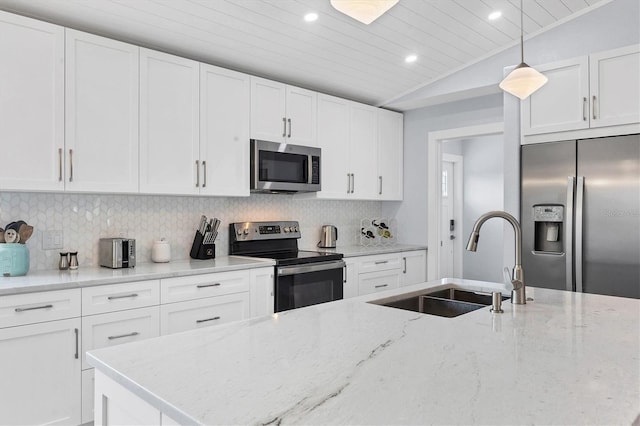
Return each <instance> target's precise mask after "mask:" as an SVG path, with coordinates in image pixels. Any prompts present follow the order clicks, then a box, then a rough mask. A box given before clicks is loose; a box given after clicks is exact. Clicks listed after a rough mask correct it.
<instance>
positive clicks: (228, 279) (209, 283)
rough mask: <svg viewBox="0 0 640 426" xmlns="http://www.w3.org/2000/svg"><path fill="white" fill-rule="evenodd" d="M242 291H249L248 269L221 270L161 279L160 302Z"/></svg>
mask: <svg viewBox="0 0 640 426" xmlns="http://www.w3.org/2000/svg"><path fill="white" fill-rule="evenodd" d="M243 291H249V272H248V271H232V272H221V273H217V274H204V275H194V276H190V277H180V278H168V279H165V280H162V281H161V286H160V300H161V303H172V302H182V301H185V300H194V299H201V298H203V297H211V296H221V295H223V294H232V293H240V292H243Z"/></svg>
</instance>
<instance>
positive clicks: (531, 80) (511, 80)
mask: <svg viewBox="0 0 640 426" xmlns="http://www.w3.org/2000/svg"><path fill="white" fill-rule="evenodd" d="M523 14H524V12H523V11H522V0H520V65H518V66H517V67H515V68H514V69H513V71H511V72H510V73H509V75H508V76H506V77H505V78H504V80H502V82H501V83H500V88H501V89H502V90H504V91H505V92H507V93H510V94H512V95H513V96H517V97H518V98H520V99H526V98H528V97H529V96H530V95H531V94H532V93H533V92H535V91H536V90H538V89H539V88H541V87H542V86H544V85H545V84H546V83H547V81H548V80H549V79H548V78H547V77H546V76H544V75H543V74H541V73H539V72H538V71H536V70H535V69H533V68H531V67H530V66H529V65H527V64H526V63H525V62H524V35H523V33H524V28H523V27H524V25H523V17H522V16H523Z"/></svg>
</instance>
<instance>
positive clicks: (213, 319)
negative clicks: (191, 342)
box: [196, 317, 220, 324]
mask: <svg viewBox="0 0 640 426" xmlns="http://www.w3.org/2000/svg"><path fill="white" fill-rule="evenodd" d="M219 319H220V317H213V318H206V319H201V320H196V324H200V323H201V322H207V321H215V320H219Z"/></svg>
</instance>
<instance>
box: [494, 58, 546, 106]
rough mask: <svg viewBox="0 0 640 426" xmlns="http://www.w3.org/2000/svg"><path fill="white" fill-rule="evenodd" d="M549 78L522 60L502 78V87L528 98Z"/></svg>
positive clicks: (521, 97)
mask: <svg viewBox="0 0 640 426" xmlns="http://www.w3.org/2000/svg"><path fill="white" fill-rule="evenodd" d="M548 80H549V79H548V78H547V77H546V76H545V75H544V74H541V73H540V72H538V71H536V70H534V69H533V68H531V67H530V66H529V65H527V64H525V63H524V62H522V63H521V64H520V65H518V66H517V67H515V68H514V70H513V71H511V72H510V73H509V75H507V76H506V77H505V78H504V80H502V82H501V83H500V88H501V89H502V90H504V91H505V92H507V93H511V94H512V95H513V96H517V97H519V98H520V99H526V98H528V97H529V96H530V95H531V94H532V93H533V92H535V91H536V90H538V89H539V88H541V87H542V86H544V85H545V84H546V83H547V81H548Z"/></svg>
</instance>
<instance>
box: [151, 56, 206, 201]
mask: <svg viewBox="0 0 640 426" xmlns="http://www.w3.org/2000/svg"><path fill="white" fill-rule="evenodd" d="M199 78H200V74H199V64H198V62H196V61H191V60H189V59H184V58H180V57H178V56H173V55H167V54H166V53H161V52H157V51H154V50H149V49H140V192H144V193H155V194H197V193H198V192H199V187H197V186H196V185H197V183H198V176H197V173H199V172H200V170H199V164H198V165H196V160H199V156H200V153H199V144H200V142H199V137H198V120H199V112H198V109H199V105H198V98H199ZM199 183H200V184H202V182H199Z"/></svg>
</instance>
